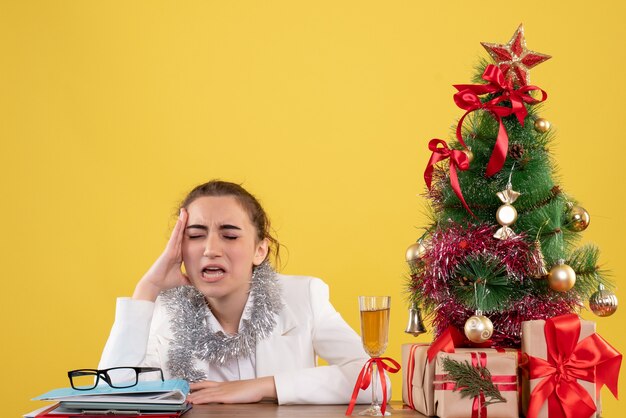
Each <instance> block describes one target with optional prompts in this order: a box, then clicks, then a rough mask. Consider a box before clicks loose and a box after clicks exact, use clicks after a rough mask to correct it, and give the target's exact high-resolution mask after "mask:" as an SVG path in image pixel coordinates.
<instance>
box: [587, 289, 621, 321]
mask: <svg viewBox="0 0 626 418" xmlns="http://www.w3.org/2000/svg"><path fill="white" fill-rule="evenodd" d="M589 309H591V311H592V312H593V313H594V314H596V315H598V316H611V315H613V314H614V313H615V311H616V310H617V296H616V295H615V293H613V292H611V291H610V290H609V289H605V288H604V286H603V285H602V284H600V285H599V286H598V291H597V292H596V293H594V294H593V295H591V297H590V298H589Z"/></svg>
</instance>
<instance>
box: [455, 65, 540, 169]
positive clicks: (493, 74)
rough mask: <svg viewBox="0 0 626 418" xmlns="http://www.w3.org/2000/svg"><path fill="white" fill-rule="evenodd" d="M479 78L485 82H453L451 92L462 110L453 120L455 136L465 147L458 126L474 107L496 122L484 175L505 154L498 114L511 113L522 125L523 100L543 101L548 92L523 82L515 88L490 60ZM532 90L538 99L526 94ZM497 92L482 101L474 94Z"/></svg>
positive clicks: (500, 164) (500, 162)
mask: <svg viewBox="0 0 626 418" xmlns="http://www.w3.org/2000/svg"><path fill="white" fill-rule="evenodd" d="M482 78H483V80H485V81H487V82H488V84H456V85H455V86H454V87H455V88H456V89H457V90H458V93H456V94H455V95H454V102H455V103H456V104H457V106H458V107H460V108H461V109H464V110H466V112H465V114H464V115H463V116H462V117H461V119H460V120H459V123H458V124H457V127H456V137H457V139H458V141H459V142H460V143H461V144H462V145H463V146H464V147H465V148H467V146H466V145H465V142H464V141H463V135H462V134H461V128H462V126H463V121H464V120H465V117H466V116H467V115H469V114H470V113H471V112H473V111H475V110H478V109H485V110H487V111H489V112H490V113H491V114H492V115H493V116H494V117H495V118H496V120H497V121H498V125H499V127H498V136H497V138H496V145H495V147H494V149H493V152H492V153H491V158H489V163H487V171H486V174H487V177H491V176H492V175H494V174H495V173H497V172H498V171H500V170H501V169H502V167H503V166H504V161H505V160H506V154H507V152H508V149H509V136H508V134H507V132H506V129H505V128H504V124H503V123H502V118H503V117H504V116H509V115H515V116H516V117H517V120H518V122H519V123H520V125H522V126H524V119H525V118H526V115H527V114H528V110H527V109H526V106H525V105H524V103H528V104H536V103H539V102H543V101H544V100H546V99H547V98H548V93H546V92H545V91H543V90H542V89H540V88H539V87H537V86H523V87H520V88H519V89H517V90H516V89H515V88H514V87H513V84H512V83H511V81H510V80H509V81H506V80H505V78H504V73H503V72H502V70H501V69H500V67H498V66H497V65H493V64H489V65H488V66H487V68H485V72H484V73H483V76H482ZM533 90H538V91H541V94H542V97H541V100H537V99H535V98H533V97H532V96H530V95H529V94H528V93H529V92H530V91H533ZM498 93H502V94H501V95H500V96H498V97H496V98H494V99H492V100H489V101H487V102H485V103H483V102H481V101H480V97H478V96H480V95H482V94H498ZM504 102H510V106H511V107H508V106H506V104H505V103H504Z"/></svg>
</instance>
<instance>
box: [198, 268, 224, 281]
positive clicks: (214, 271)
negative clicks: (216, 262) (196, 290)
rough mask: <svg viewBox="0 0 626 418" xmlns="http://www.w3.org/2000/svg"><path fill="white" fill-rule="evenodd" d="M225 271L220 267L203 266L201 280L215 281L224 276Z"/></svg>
mask: <svg viewBox="0 0 626 418" xmlns="http://www.w3.org/2000/svg"><path fill="white" fill-rule="evenodd" d="M225 273H226V271H225V270H224V269H223V268H221V267H213V266H209V267H205V268H203V269H202V280H204V281H206V282H216V281H218V280H220V279H221V278H222V277H224V274H225Z"/></svg>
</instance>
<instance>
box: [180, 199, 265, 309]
mask: <svg viewBox="0 0 626 418" xmlns="http://www.w3.org/2000/svg"><path fill="white" fill-rule="evenodd" d="M187 212H188V213H189V217H188V220H187V225H186V228H185V236H184V238H183V243H182V251H183V262H184V264H185V271H186V272H187V275H188V276H189V280H190V281H191V283H192V284H193V285H194V286H195V287H196V288H197V289H198V290H199V291H200V292H202V294H204V296H205V297H206V298H207V299H220V298H223V297H228V296H230V295H233V294H237V293H239V292H248V291H249V289H250V278H251V277H252V266H253V265H255V266H257V265H259V264H261V263H262V262H263V260H265V256H266V255H267V251H268V245H267V240H265V239H264V240H262V241H260V242H257V230H256V227H255V226H254V225H253V224H252V221H251V220H250V217H249V216H248V214H247V212H246V211H245V210H244V209H243V208H242V207H241V206H240V205H239V203H238V202H237V200H236V199H235V198H234V197H233V196H204V197H200V198H198V199H196V200H194V201H193V202H191V204H190V205H189V206H188V208H187Z"/></svg>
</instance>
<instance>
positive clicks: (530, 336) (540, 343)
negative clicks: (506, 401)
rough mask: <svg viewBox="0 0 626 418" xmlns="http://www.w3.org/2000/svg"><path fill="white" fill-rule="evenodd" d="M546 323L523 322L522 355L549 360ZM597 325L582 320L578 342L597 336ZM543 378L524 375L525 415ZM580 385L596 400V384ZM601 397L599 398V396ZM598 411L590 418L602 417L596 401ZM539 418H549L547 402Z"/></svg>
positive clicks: (523, 404) (541, 321) (537, 321)
mask: <svg viewBox="0 0 626 418" xmlns="http://www.w3.org/2000/svg"><path fill="white" fill-rule="evenodd" d="M545 324H546V321H544V320H542V319H539V320H535V321H524V322H522V353H523V354H528V355H531V356H533V357H539V358H542V359H544V360H546V359H547V358H548V351H547V350H548V347H547V344H546V337H545V330H544V329H545ZM595 332H596V324H595V322H592V321H586V320H584V319H580V336H579V338H578V341H581V340H583V339H585V338H586V337H588V336H590V335H592V334H595ZM541 380H542V378H537V379H532V380H529V378H528V375H527V374H526V373H524V374H523V380H522V406H523V411H524V415H526V413H527V412H528V404H529V403H530V394H531V393H532V391H533V390H534V389H535V387H536V386H537V385H538V384H539V382H540V381H541ZM578 383H580V385H581V386H582V387H583V388H584V389H585V390H586V391H587V393H589V396H591V398H592V399H596V384H595V383H593V382H587V381H585V380H578ZM598 397H599V396H598ZM596 407H597V411H596V412H594V413H593V414H591V416H590V418H594V417H596V416H600V410H601V408H600V403H599V402H598V400H596ZM538 418H548V402H545V403H544V404H543V406H542V407H541V409H540V411H539V415H538Z"/></svg>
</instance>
